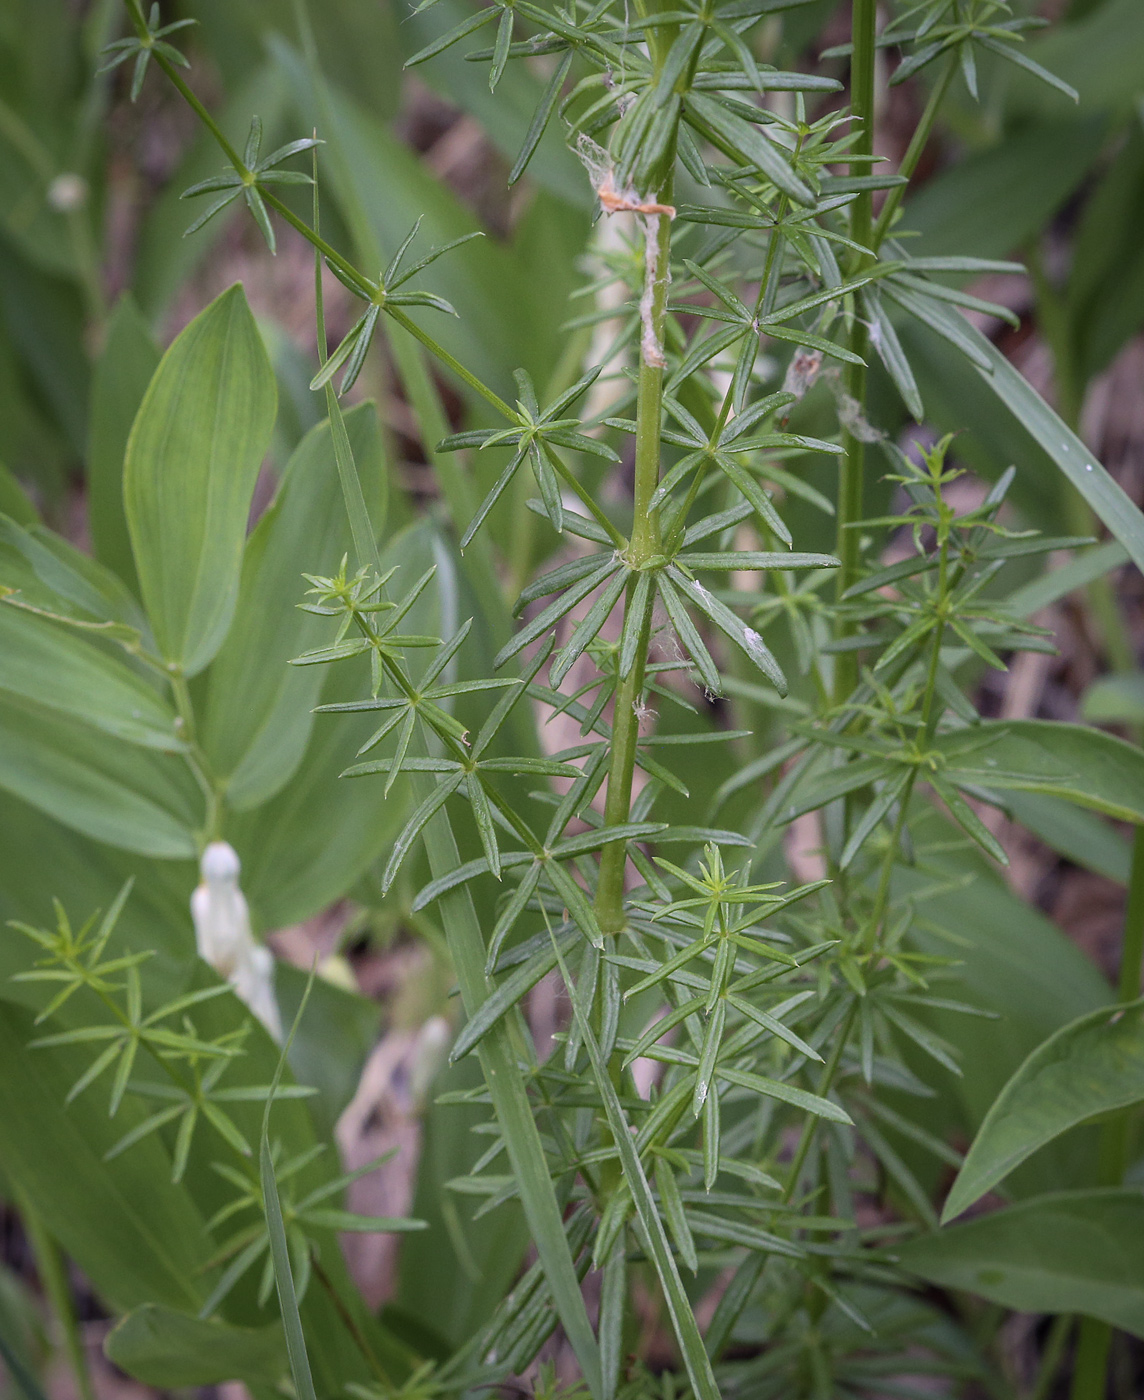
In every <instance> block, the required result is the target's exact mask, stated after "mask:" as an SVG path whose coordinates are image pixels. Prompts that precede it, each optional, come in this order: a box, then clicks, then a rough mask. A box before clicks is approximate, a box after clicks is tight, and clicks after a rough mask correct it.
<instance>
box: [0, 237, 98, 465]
mask: <svg viewBox="0 0 1144 1400" xmlns="http://www.w3.org/2000/svg"><path fill="white" fill-rule="evenodd" d="M86 319H87V318H86V314H85V311H84V305H83V298H82V297H81V295H80V293H79V288H78V286H77V285H76V284H75V282H74V281H72V279H71V278H68V279H66V280H65V279H63V278H60V277H58V276H54V275H49V274H47V273H45V272H44V271H43V270H42V269H41V268H39V267H36V266H35V265H34V264H33V263H32V262H31V261H29V260H25V258H24V256H23V254H22V252H21V251H20V250H18V249H17V248H16V247H15V246H14V245H13V244H12V243H11V242H9V241H8V240H7V239H5V240H4V255H3V257H0V321H2V322H3V324H4V328H5V330H6V332H7V335H8V338H10V341H11V344H12V345H13V347H14V348H15V350H16V352H17V354H18V356H19V358H20V361H21V367H22V369H23V370H24V372H25V374H27V376H28V377H29V378H30V379H31V381H32V383H33V384H34V386H35V389H36V391H37V393H38V397H39V398H40V401H41V403H42V404H43V405H44V406H45V407H46V408H47V410H48V413H49V416H50V418H51V420H52V422H53V424H54V425H55V426H56V427H57V428H58V430H59V432H60V433H61V434H62V435H63V437H64V438H65V439H66V441H67V444H68V447H69V449H70V451H71V452H72V453H73V454H74V455H75V456H76V457H82V455H83V450H84V443H85V439H86V437H87V401H88V393H89V389H90V380H91V368H90V363H89V361H88V357H87V352H86V350H85V348H84V326H85V322H86ZM13 460H14V459H13Z"/></svg>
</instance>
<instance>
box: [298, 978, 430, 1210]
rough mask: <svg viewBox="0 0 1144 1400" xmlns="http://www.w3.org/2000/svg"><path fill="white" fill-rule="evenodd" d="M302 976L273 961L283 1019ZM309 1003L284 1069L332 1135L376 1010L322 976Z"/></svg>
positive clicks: (357, 1076)
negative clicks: (312, 1092) (313, 1093)
mask: <svg viewBox="0 0 1144 1400" xmlns="http://www.w3.org/2000/svg"><path fill="white" fill-rule="evenodd" d="M306 980H307V977H306V971H305V970H304V969H302V968H300V967H295V966H294V965H293V964H292V963H288V962H285V961H280V962H279V964H278V967H277V969H276V971H275V974H274V995H275V997H276V998H277V1001H278V1006H279V1008H280V1010H281V1012H282V1019H283V1021H285V1022H290V1021H291V1020H292V1019H293V1018H294V1016H295V1015H296V1013H297V1011H298V1007H299V1006H300V1005H301V1002H302V997H303V995H304V993H305V990H306ZM309 1007H310V1010H309V1014H308V1015H306V1016H305V1017H304V1018H303V1019H302V1022H301V1024H300V1025H299V1027H298V1031H297V1034H296V1035H295V1036H294V1043H293V1044H292V1045H291V1047H290V1069H291V1071H292V1072H293V1074H294V1078H295V1079H296V1080H297V1081H298V1083H299V1084H307V1085H309V1086H310V1087H311V1088H314V1089H317V1091H318V1095H317V1097H316V1098H314V1099H312V1100H310V1101H309V1102H308V1104H307V1108H308V1110H309V1113H310V1116H311V1117H312V1118H313V1119H314V1120H315V1122H316V1123H317V1124H318V1126H319V1128H320V1129H321V1130H322V1131H323V1132H324V1135H325V1136H326V1137H328V1138H330V1139H332V1138H333V1135H334V1125H335V1124H336V1123H337V1121H338V1118H339V1117H340V1116H341V1113H342V1110H343V1109H344V1108H345V1107H346V1105H347V1104H348V1103H349V1101H350V1099H352V1098H353V1096H354V1092H355V1090H356V1089H357V1087H358V1084H359V1083H360V1081H361V1072H362V1066H363V1065H364V1064H365V1061H366V1058H367V1056H368V1055H369V1052H370V1051H371V1050H372V1049H373V1047H374V1045H375V1044H376V1043H377V1033H378V1022H379V1021H380V1019H381V1009H380V1007H379V1006H378V1004H377V1002H376V1001H372V1000H371V999H370V998H368V997H363V996H359V995H358V994H357V993H356V992H352V991H348V990H347V989H345V988H343V987H339V986H335V985H334V983H332V982H328V981H326V979H325V978H323V977H319V978H317V979H316V981H315V982H314V986H313V988H312V990H311V992H310V1002H309ZM414 1213H416V1212H414Z"/></svg>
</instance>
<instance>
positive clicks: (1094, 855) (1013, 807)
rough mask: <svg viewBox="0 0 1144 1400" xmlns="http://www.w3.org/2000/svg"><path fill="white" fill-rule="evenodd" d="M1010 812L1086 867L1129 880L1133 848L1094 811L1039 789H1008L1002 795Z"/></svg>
mask: <svg viewBox="0 0 1144 1400" xmlns="http://www.w3.org/2000/svg"><path fill="white" fill-rule="evenodd" d="M1005 809H1006V810H1007V811H1008V813H1009V815H1010V816H1011V817H1012V818H1013V819H1014V820H1015V821H1018V822H1020V823H1021V825H1022V826H1023V827H1025V829H1026V830H1028V831H1031V832H1032V833H1033V835H1034V836H1036V837H1037V838H1038V840H1040V841H1043V842H1044V843H1045V845H1046V846H1051V847H1052V848H1053V850H1054V851H1059V852H1060V854H1061V855H1063V856H1065V857H1066V858H1067V859H1068V860H1071V861H1072V862H1073V864H1074V865H1083V866H1084V868H1085V869H1086V870H1095V871H1096V873H1097V874H1098V875H1103V876H1104V877H1105V879H1106V880H1114V881H1115V882H1116V883H1117V884H1118V885H1126V884H1127V883H1128V872H1129V868H1130V866H1131V863H1132V849H1131V846H1130V845H1129V843H1128V842H1127V841H1126V840H1125V839H1124V837H1123V836H1121V834H1120V833H1119V832H1118V831H1117V830H1116V828H1115V827H1114V826H1111V825H1110V824H1109V823H1108V822H1107V821H1104V820H1103V819H1102V818H1101V817H1099V816H1098V815H1097V814H1096V813H1095V812H1090V811H1088V810H1087V809H1086V808H1084V807H1077V806H1075V805H1074V804H1073V803H1071V802H1067V801H1066V800H1065V799H1064V798H1063V797H1047V796H1045V794H1044V793H1040V792H1011V793H1008V794H1007V795H1006V797H1005Z"/></svg>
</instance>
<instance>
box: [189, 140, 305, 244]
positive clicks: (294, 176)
mask: <svg viewBox="0 0 1144 1400" xmlns="http://www.w3.org/2000/svg"><path fill="white" fill-rule="evenodd" d="M318 145H321V142H320V141H318V139H317V138H316V137H312V136H308V137H305V138H303V139H302V140H300V141H290V142H288V143H287V144H286V145H285V146H279V147H278V149H277V150H276V151H272V152H271V153H270V154H269V155H268V156H265V157H263V158H262V159H259V154H258V153H259V150H260V149H261V147H262V119H261V118H260V117H257V116H254V117H251V119H250V132H249V134H248V135H247V138H246V149H245V151H244V152H243V157H242V168H241V169H240V170H234V169H231V170H224V171H223V172H222V173H221V174H220V175H212V176H210V177H209V178H208V179H206V180H200V181H199V182H198V183H197V184H195V185H191V186H190V187H189V188H188V189H185V190H184V191H183V193H182V194H181V195H180V196H179V198H180V199H193V198H195V197H196V196H197V195H200V194H217V195H218V196H219V198H218V199H216V200H215V201H214V203H213V204H211V205H210V207H209V208H208V209H207V210H206V212H205V213H203V214H200V215H199V217H198V218H197V219H196V220H195V221H194V223H193V224H191V226H190V228H188V229H187V231H186V233H185V234H184V235H183V237H184V238H185V237H187V236H188V235H189V234H192V233H196V232H197V231H198V230H199V229H201V228H202V226H203V225H204V224H205V223H207V222H208V221H209V220H210V219H213V218H214V216H215V215H216V214H218V213H221V212H222V210H224V209H225V208H226V207H227V206H228V205H229V204H233V203H234V201H235V200H236V199H238V197H239V196H240V195H241V196H242V198H243V199H244V200H245V201H246V207H247V208H248V209H249V210H250V212H251V214H253V216H254V221H255V223H256V224H257V225H258V227H259V229H260V231H261V233H262V236H263V238H265V240H266V246H267V247H268V248H269V249H270V251H271V252H272V253H274V252H277V250H278V243H277V240H276V238H275V237H274V227H273V225H272V224H271V222H270V214H269V212H268V211H267V208H266V204H265V201H264V200H263V198H262V195H261V193H260V189H261V188H262V187H264V186H267V185H312V184H313V183H314V182H313V179H312V178H311V177H310V176H309V175H307V174H305V173H304V172H303V171H301V170H280V169H279V168H278V167H279V166H280V165H281V164H282V162H283V161H286V160H289V159H290V157H291V156H296V155H298V154H299V153H300V152H301V151H309V150H312V149H313V148H314V147H315V146H318Z"/></svg>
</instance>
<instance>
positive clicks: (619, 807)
mask: <svg viewBox="0 0 1144 1400" xmlns="http://www.w3.org/2000/svg"><path fill="white" fill-rule="evenodd" d="M647 638H648V627H647V624H646V622H645V624H644V627H643V631H642V634H641V636H640V641H639V646H638V648H637V652H636V660H635V664H634V665H633V666H632V669H631V671H629V673H628V675H627V678H626V680H624V682H623V684H622V685H621V686H620V689H619V691H618V693H617V695H616V712H615V715H614V717H613V719H612V753H611V763H610V765H609V767H608V795H607V797H606V799H605V801H604V825H605V826H620V825H622V823H624V822H626V821H627V819H628V815H629V813H630V811H631V805H632V778H633V777H634V775H635V769H636V746H637V745H638V743H639V737H640V721H639V714H638V712H637V707H638V705H639V699H640V694H641V692H642V691H643V683H644V666H645V663H646V659H647ZM626 863H627V842H625V841H612V842H610V843H609V844H608V845H606V846H605V847H604V851H603V854H602V856H601V858H600V878H599V883H598V884H597V886H596V905H595V908H596V919H597V921H598V922H599V925H600V928H601V930H602V931H603V932H604V933H619V932H621V930H622V929H623V927H624V867H625V865H626Z"/></svg>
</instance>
